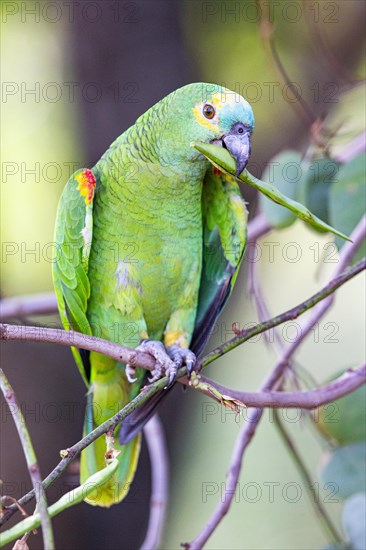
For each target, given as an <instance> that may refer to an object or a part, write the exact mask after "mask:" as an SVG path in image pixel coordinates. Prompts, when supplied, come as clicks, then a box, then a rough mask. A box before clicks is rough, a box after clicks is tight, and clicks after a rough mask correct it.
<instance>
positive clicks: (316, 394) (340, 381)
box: [187, 365, 366, 410]
mask: <svg viewBox="0 0 366 550" xmlns="http://www.w3.org/2000/svg"><path fill="white" fill-rule="evenodd" d="M187 383H189V382H188V381H187ZM365 383H366V365H362V366H361V367H359V368H357V369H348V370H347V371H346V372H345V373H344V374H342V376H340V377H339V378H337V379H336V380H333V381H332V382H330V383H329V384H327V385H325V386H323V387H321V388H315V389H313V390H308V391H293V392H285V391H269V390H268V391H257V392H242V391H238V390H234V389H231V388H226V387H225V386H222V385H221V384H219V383H218V382H214V381H213V380H210V379H209V378H206V377H205V376H200V377H199V382H198V383H197V384H191V386H193V388H194V389H196V390H198V391H200V392H201V393H204V394H205V395H207V396H209V397H211V398H213V399H215V400H216V401H218V402H219V403H221V404H223V405H226V406H230V402H232V405H233V406H237V407H248V408H249V407H258V408H260V409H263V408H271V409H283V408H285V409H294V408H298V409H309V410H311V409H315V408H316V407H320V405H325V404H327V403H331V402H332V401H335V400H336V399H339V398H340V397H343V396H345V395H347V394H349V393H351V392H353V391H355V390H357V388H359V387H360V386H362V385H363V384H365Z"/></svg>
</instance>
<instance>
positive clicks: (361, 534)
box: [342, 493, 366, 550]
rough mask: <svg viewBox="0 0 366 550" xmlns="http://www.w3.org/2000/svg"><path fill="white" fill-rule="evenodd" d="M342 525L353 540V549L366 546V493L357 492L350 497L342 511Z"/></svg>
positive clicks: (362, 549) (358, 549) (348, 536)
mask: <svg viewBox="0 0 366 550" xmlns="http://www.w3.org/2000/svg"><path fill="white" fill-rule="evenodd" d="M342 525H343V529H344V531H345V533H346V535H347V538H348V539H349V541H350V542H351V548H352V550H365V548H366V494H365V493H357V494H355V495H352V496H351V497H350V498H348V499H347V500H346V502H345V504H344V508H343V513H342Z"/></svg>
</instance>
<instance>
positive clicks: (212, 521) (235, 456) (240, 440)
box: [185, 215, 366, 550]
mask: <svg viewBox="0 0 366 550" xmlns="http://www.w3.org/2000/svg"><path fill="white" fill-rule="evenodd" d="M365 236H366V215H364V216H363V217H362V218H361V220H360V222H359V223H358V224H357V226H356V228H355V229H354V231H353V232H352V235H351V242H347V243H345V244H344V245H343V248H342V251H341V254H340V258H339V263H338V265H337V268H336V269H335V271H334V273H333V277H335V278H337V277H339V274H340V273H342V271H343V270H344V269H346V267H347V265H348V263H349V262H350V261H351V259H352V257H353V255H354V254H355V253H356V251H357V249H358V248H359V246H360V245H361V243H362V241H363V240H364V238H365ZM357 265H358V264H357ZM329 284H331V283H329ZM329 284H328V285H327V286H329ZM333 298H334V297H333V296H332V295H329V296H328V297H327V298H326V299H325V300H324V301H323V302H322V303H321V304H319V306H317V307H314V308H313V309H312V310H311V311H310V312H309V315H308V316H307V317H306V319H305V321H304V322H303V323H302V327H301V328H302V330H301V338H299V339H297V340H296V341H294V342H293V343H292V344H290V345H289V346H287V347H286V348H285V349H284V350H283V352H282V354H281V356H280V358H279V360H278V362H277V363H276V365H275V367H274V368H273V370H272V372H271V373H270V374H269V375H268V376H267V378H266V379H265V380H264V382H263V384H262V385H261V387H260V391H268V390H271V389H274V388H275V387H276V386H277V385H278V384H279V383H280V381H281V378H282V376H283V374H284V372H285V369H286V368H287V365H288V362H289V360H290V358H291V357H292V355H293V354H294V352H295V351H296V349H297V348H298V346H299V345H300V344H301V343H302V341H303V340H304V338H305V337H306V336H307V334H309V332H310V330H311V328H312V327H313V326H314V324H315V323H316V322H317V321H318V320H319V319H320V318H321V317H322V316H323V315H324V313H326V311H327V310H328V309H329V308H330V306H331V305H332V303H333ZM313 305H314V304H313ZM310 307H311V306H310ZM218 349H219V348H218ZM221 351H224V350H221ZM262 413H263V409H259V408H258V407H256V408H252V409H250V411H249V413H248V416H247V422H246V423H245V424H244V425H243V427H242V428H241V430H240V432H239V435H238V437H237V439H236V442H235V446H234V450H233V453H232V457H231V461H230V466H229V471H228V474H227V480H226V485H225V486H226V495H225V498H224V499H221V502H219V503H218V504H217V506H216V508H215V510H214V512H213V514H212V515H211V517H210V518H209V520H208V521H207V523H206V525H205V526H204V527H203V529H202V531H201V532H200V533H199V534H198V535H197V537H196V538H195V539H194V540H193V541H192V542H191V543H187V544H186V545H185V546H186V548H187V549H188V548H189V550H199V549H201V548H203V546H204V545H205V544H206V542H207V541H208V539H209V538H210V536H211V535H212V533H213V532H214V531H215V529H216V528H217V526H218V525H219V523H220V522H221V521H222V519H223V518H224V516H225V514H227V512H228V510H229V508H230V506H231V503H232V500H233V498H234V494H235V488H236V484H237V482H238V479H239V476H240V472H241V467H242V463H243V458H244V453H245V450H246V448H247V447H248V445H249V443H250V442H251V440H252V437H253V435H254V433H255V431H256V428H257V426H258V424H259V422H260V420H261V417H262Z"/></svg>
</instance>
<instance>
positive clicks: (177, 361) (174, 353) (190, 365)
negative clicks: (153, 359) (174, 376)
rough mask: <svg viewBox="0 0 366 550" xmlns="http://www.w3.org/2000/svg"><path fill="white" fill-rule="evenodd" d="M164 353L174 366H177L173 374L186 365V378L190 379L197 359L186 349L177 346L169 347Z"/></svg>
mask: <svg viewBox="0 0 366 550" xmlns="http://www.w3.org/2000/svg"><path fill="white" fill-rule="evenodd" d="M166 351H167V353H168V355H169V357H170V358H171V359H172V360H173V362H174V365H176V366H177V367H176V371H175V372H177V370H178V369H179V368H180V367H181V366H182V365H186V367H187V374H188V377H190V376H191V374H192V372H193V369H194V367H195V364H196V361H197V357H196V356H195V354H194V353H193V351H191V350H190V349H187V348H181V347H179V346H178V345H177V344H173V345H172V346H169V347H168V348H167V350H166Z"/></svg>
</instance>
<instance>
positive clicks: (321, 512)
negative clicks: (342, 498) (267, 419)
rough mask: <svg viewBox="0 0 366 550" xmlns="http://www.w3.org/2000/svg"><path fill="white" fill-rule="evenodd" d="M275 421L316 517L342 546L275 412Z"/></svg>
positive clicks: (311, 481)
mask: <svg viewBox="0 0 366 550" xmlns="http://www.w3.org/2000/svg"><path fill="white" fill-rule="evenodd" d="M273 418H274V421H275V425H276V428H277V429H278V432H279V434H280V436H281V438H282V440H283V442H284V443H285V445H286V446H287V447H288V449H289V451H290V453H291V456H292V458H293V460H294V462H295V464H296V467H297V469H298V471H299V473H300V476H301V477H302V479H303V482H304V487H305V489H306V492H307V493H308V495H309V500H310V502H311V504H312V506H313V507H314V510H315V514H316V517H317V518H318V519H319V520H320V521H321V524H322V527H323V528H324V530H325V532H326V533H327V534H328V536H329V540H332V541H334V542H336V543H338V544H341V543H342V542H343V541H342V538H341V537H340V536H339V533H338V531H337V529H336V528H335V527H334V525H333V523H332V521H331V519H330V517H329V516H328V514H327V511H326V509H325V507H324V506H323V504H322V502H321V501H320V499H318V498H314V493H313V492H312V490H311V487H312V486H313V480H312V479H311V476H310V474H309V472H308V470H307V468H306V466H305V464H304V461H303V459H302V457H301V455H300V453H299V452H298V450H297V449H296V447H295V445H294V443H293V441H292V439H291V437H290V435H289V433H288V432H287V430H286V429H285V426H284V425H283V423H282V421H281V419H280V416H279V414H278V411H274V416H273Z"/></svg>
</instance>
